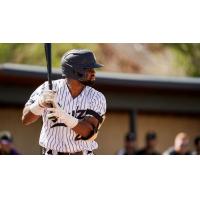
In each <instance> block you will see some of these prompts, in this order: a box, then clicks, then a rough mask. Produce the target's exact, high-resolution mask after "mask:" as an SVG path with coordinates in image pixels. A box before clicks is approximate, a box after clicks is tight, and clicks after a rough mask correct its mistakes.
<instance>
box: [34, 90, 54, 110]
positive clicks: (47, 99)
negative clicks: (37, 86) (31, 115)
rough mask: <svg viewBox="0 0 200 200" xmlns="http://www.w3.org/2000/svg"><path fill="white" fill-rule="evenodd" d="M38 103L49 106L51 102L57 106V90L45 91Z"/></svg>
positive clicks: (45, 106)
mask: <svg viewBox="0 0 200 200" xmlns="http://www.w3.org/2000/svg"><path fill="white" fill-rule="evenodd" d="M38 104H39V106H40V107H44V108H49V107H50V104H52V105H53V107H55V104H56V92H54V91H53V90H46V91H44V92H43V93H42V94H41V96H40V97H39V99H38Z"/></svg>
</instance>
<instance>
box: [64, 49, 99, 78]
mask: <svg viewBox="0 0 200 200" xmlns="http://www.w3.org/2000/svg"><path fill="white" fill-rule="evenodd" d="M99 67H103V65H101V64H98V63H97V62H96V59H95V56H94V54H93V53H92V52H91V51H90V50H86V49H73V50H71V51H68V52H66V53H65V54H64V55H63V57H62V59H61V68H62V76H64V77H66V78H71V79H75V80H79V81H84V80H85V74H86V70H87V69H91V68H99Z"/></svg>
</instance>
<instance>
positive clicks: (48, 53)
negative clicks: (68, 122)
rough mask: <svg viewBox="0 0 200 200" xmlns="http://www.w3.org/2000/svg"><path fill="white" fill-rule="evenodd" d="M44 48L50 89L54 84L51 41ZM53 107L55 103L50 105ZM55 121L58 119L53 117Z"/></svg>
mask: <svg viewBox="0 0 200 200" xmlns="http://www.w3.org/2000/svg"><path fill="white" fill-rule="evenodd" d="M44 49H45V55H46V62H47V79H48V87H49V90H52V89H53V85H52V78H51V75H52V62H51V43H45V44H44ZM50 106H51V107H53V105H52V104H51V105H50ZM51 119H52V121H53V122H56V121H57V119H56V118H54V117H53V118H51Z"/></svg>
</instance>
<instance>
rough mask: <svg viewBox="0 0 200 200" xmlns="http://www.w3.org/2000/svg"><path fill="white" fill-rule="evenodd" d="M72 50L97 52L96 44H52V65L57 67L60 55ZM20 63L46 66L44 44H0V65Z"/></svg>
mask: <svg viewBox="0 0 200 200" xmlns="http://www.w3.org/2000/svg"><path fill="white" fill-rule="evenodd" d="M74 48H88V49H91V50H92V51H94V52H95V53H96V52H98V45H97V44H84V43H73V44H71V43H62V44H58V43H53V45H52V65H53V66H54V67H59V65H60V59H61V57H62V55H63V54H64V53H65V52H66V51H68V50H70V49H74ZM8 62H9V63H20V64H30V65H41V66H45V65H46V60H45V53H44V44H42V43H33V44H30V43H29V44H27V43H26V44H21V43H16V44H12V43H9V44H6V43H1V44H0V63H8Z"/></svg>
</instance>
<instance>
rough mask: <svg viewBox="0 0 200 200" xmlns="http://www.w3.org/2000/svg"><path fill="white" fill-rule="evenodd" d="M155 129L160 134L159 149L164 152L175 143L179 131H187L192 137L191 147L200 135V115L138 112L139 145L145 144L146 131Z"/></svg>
mask: <svg viewBox="0 0 200 200" xmlns="http://www.w3.org/2000/svg"><path fill="white" fill-rule="evenodd" d="M148 130H155V131H156V132H157V134H158V150H159V151H161V152H163V151H165V150H166V149H167V148H168V147H169V146H172V145H173V142H174V138H175V136H176V134H177V133H179V132H186V133H187V134H188V136H189V138H190V148H193V140H194V138H195V136H196V135H200V116H197V115H196V116H192V115H169V114H148V113H146V114H144V113H143V114H138V117H137V131H138V145H139V146H143V145H144V138H145V133H146V132H147V131H148Z"/></svg>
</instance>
